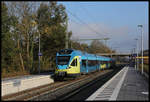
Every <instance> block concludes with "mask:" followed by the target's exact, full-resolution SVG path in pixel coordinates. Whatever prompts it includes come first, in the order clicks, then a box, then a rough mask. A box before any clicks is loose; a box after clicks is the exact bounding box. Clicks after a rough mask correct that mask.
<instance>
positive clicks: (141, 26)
mask: <svg viewBox="0 0 150 102" xmlns="http://www.w3.org/2000/svg"><path fill="white" fill-rule="evenodd" d="M138 27H140V28H141V45H142V74H143V25H138Z"/></svg>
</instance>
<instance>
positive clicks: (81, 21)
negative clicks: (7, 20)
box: [66, 9, 100, 34]
mask: <svg viewBox="0 0 150 102" xmlns="http://www.w3.org/2000/svg"><path fill="white" fill-rule="evenodd" d="M66 10H67V11H68V13H70V14H71V15H72V16H73V17H75V18H76V19H77V20H79V21H80V23H83V24H85V25H86V26H87V27H88V28H89V29H90V30H92V31H93V32H95V33H96V34H100V33H99V32H97V31H96V30H94V29H93V28H91V27H90V26H89V25H88V24H87V23H85V22H84V21H83V20H81V19H80V18H79V17H78V16H76V15H75V14H73V13H72V12H70V11H69V10H68V9H66Z"/></svg>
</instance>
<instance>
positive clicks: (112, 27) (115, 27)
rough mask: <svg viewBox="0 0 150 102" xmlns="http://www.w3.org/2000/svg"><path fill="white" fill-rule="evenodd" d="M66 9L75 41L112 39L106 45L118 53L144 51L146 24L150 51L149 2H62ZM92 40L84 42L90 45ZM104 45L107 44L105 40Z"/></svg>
mask: <svg viewBox="0 0 150 102" xmlns="http://www.w3.org/2000/svg"><path fill="white" fill-rule="evenodd" d="M60 3H61V4H63V5H64V6H65V7H66V12H67V15H68V18H69V22H68V28H69V29H68V30H69V31H72V33H73V35H72V38H71V39H73V40H76V39H89V38H90V39H91V38H93V39H95V38H96V39H103V38H110V39H109V40H107V42H106V44H107V46H109V47H110V48H112V49H115V50H117V51H118V52H123V53H128V52H131V50H133V49H134V48H136V40H135V39H136V38H137V39H138V45H139V46H138V48H139V50H140V49H141V29H140V28H138V25H139V24H142V25H143V39H144V49H149V45H148V44H149V29H148V26H149V23H148V22H149V20H148V15H149V14H148V2H91V1H90V2H79V1H78V2H71V1H70V2H67V1H64V2H58V4H60ZM90 42H91V41H84V42H82V43H87V44H90ZM103 42H104V41H103Z"/></svg>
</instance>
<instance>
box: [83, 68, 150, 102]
mask: <svg viewBox="0 0 150 102" xmlns="http://www.w3.org/2000/svg"><path fill="white" fill-rule="evenodd" d="M148 94H149V83H148V79H147V78H146V77H145V76H143V75H141V73H140V72H139V71H137V70H135V69H134V68H133V67H129V66H126V67H124V68H123V69H122V70H121V71H120V72H118V73H117V74H116V75H115V76H113V77H112V78H111V79H110V80H109V81H108V82H106V83H105V84H104V85H103V86H102V87H100V88H99V89H97V90H96V92H94V93H93V94H92V95H91V96H89V97H88V98H87V99H86V100H87V101H91V100H96V101H98V100H123V101H126V100H137V101H138V100H147V101H148V100H149V95H148Z"/></svg>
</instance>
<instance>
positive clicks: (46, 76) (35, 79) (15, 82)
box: [1, 72, 54, 96]
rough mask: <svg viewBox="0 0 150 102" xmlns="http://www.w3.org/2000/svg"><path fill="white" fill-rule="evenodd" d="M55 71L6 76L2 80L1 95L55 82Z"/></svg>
mask: <svg viewBox="0 0 150 102" xmlns="http://www.w3.org/2000/svg"><path fill="white" fill-rule="evenodd" d="M52 75H53V73H51V72H50V73H41V74H37V75H25V76H18V77H12V78H4V79H2V81H1V83H2V84H1V93H2V95H1V96H5V95H9V94H13V93H17V92H20V91H24V90H27V89H31V88H34V87H38V86H41V85H46V84H49V83H53V82H54V80H53V78H51V76H52Z"/></svg>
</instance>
